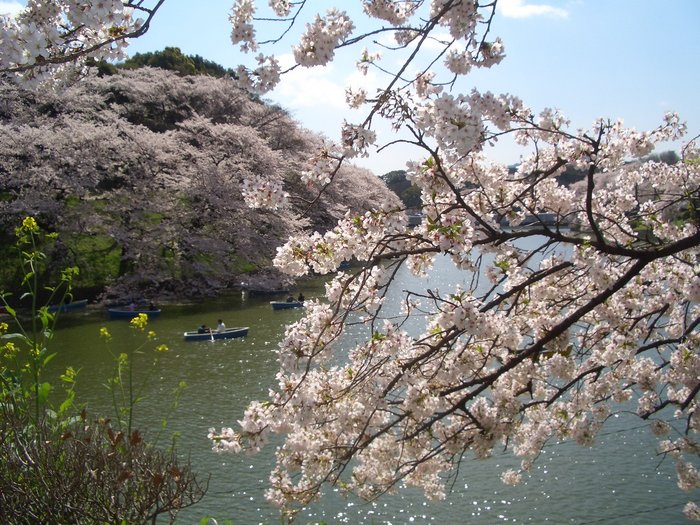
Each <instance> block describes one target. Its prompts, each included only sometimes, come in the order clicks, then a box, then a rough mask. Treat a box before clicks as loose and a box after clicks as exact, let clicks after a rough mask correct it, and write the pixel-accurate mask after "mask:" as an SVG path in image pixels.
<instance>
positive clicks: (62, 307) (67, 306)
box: [47, 299, 87, 314]
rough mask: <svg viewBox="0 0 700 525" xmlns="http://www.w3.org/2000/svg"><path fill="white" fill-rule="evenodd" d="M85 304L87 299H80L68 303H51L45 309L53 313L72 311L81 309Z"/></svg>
mask: <svg viewBox="0 0 700 525" xmlns="http://www.w3.org/2000/svg"><path fill="white" fill-rule="evenodd" d="M86 306H87V299H81V300H80V301H72V302H70V303H63V304H52V305H50V306H48V307H47V310H48V311H49V313H52V314H55V313H56V312H60V313H66V312H74V311H75V310H82V309H83V308H85V307H86Z"/></svg>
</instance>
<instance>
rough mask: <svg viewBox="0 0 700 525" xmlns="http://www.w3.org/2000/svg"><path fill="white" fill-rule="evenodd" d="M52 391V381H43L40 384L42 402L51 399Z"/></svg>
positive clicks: (39, 391)
mask: <svg viewBox="0 0 700 525" xmlns="http://www.w3.org/2000/svg"><path fill="white" fill-rule="evenodd" d="M50 392H51V383H41V384H40V385H39V390H38V393H39V401H40V402H41V403H46V401H47V400H48V399H49V393H50Z"/></svg>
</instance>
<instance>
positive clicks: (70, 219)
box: [0, 67, 398, 299]
mask: <svg viewBox="0 0 700 525" xmlns="http://www.w3.org/2000/svg"><path fill="white" fill-rule="evenodd" d="M0 90H2V94H3V101H4V105H3V108H2V111H0V152H1V154H0V170H1V171H2V173H3V193H2V195H3V198H2V200H0V222H2V224H3V225H4V227H3V229H2V231H3V232H5V236H6V238H5V239H4V241H5V242H3V246H5V248H4V250H11V247H12V242H11V236H12V232H13V231H14V227H13V224H16V223H17V220H18V217H22V216H24V215H26V214H32V215H35V216H37V217H38V218H40V219H41V221H42V224H43V225H45V227H47V228H50V229H52V230H53V231H57V232H59V233H60V234H61V235H60V239H61V240H60V244H59V245H57V246H56V249H55V250H53V251H52V252H51V254H52V256H53V257H54V258H55V264H54V265H53V267H54V268H60V267H63V266H65V265H77V266H79V267H80V268H81V269H82V271H81V274H80V276H79V277H78V278H77V279H76V282H75V283H74V284H75V286H76V287H77V288H78V292H79V293H90V292H91V293H94V294H98V293H100V292H101V291H102V290H103V289H104V288H106V292H107V293H108V295H109V296H110V297H112V298H114V299H124V298H125V295H126V294H136V295H141V294H144V295H145V294H148V295H149V296H153V297H157V296H161V297H168V296H175V295H177V294H178V290H183V289H187V290H188V293H193V294H198V293H214V292H216V291H217V290H223V289H225V288H227V287H231V286H239V285H240V283H241V281H245V282H246V283H250V285H252V286H255V283H256V282H259V284H260V287H264V286H263V285H265V284H266V282H267V280H268V279H270V283H269V284H267V286H272V287H275V288H277V287H279V286H280V282H281V281H283V280H284V277H283V276H282V275H281V274H279V273H275V272H274V269H273V268H272V267H271V261H272V258H273V257H274V254H275V248H276V247H277V246H278V245H279V244H281V243H282V242H283V241H284V239H286V238H287V237H288V236H289V235H290V234H292V233H293V232H298V231H300V227H302V226H305V225H309V226H311V225H313V227H314V228H318V229H321V230H324V231H325V230H327V229H329V228H331V227H332V225H333V224H334V222H335V221H336V220H338V219H339V218H340V217H342V216H343V214H344V213H345V212H346V211H350V210H351V211H353V212H359V211H365V210H368V209H369V208H370V207H371V206H372V205H373V204H374V203H375V202H376V199H377V198H379V199H380V200H382V199H383V200H386V202H387V203H391V202H394V203H395V204H396V205H398V201H397V200H396V199H395V197H394V196H393V195H392V194H391V193H390V192H389V191H387V190H386V188H385V187H384V185H383V184H382V183H381V182H380V181H379V180H377V179H376V178H375V177H373V176H372V175H371V174H370V173H369V172H367V171H366V170H363V169H359V168H356V167H351V166H348V167H347V169H344V170H343V174H342V180H343V181H342V182H341V183H340V184H339V185H337V186H334V188H333V189H332V190H331V191H330V192H325V193H324V194H323V195H322V196H320V198H318V199H317V198H316V197H317V193H316V192H314V191H312V190H310V189H308V188H307V187H306V185H305V184H304V183H303V182H302V181H301V175H300V174H301V172H302V171H303V165H304V158H305V156H307V155H311V154H312V153H311V152H313V151H314V150H315V149H316V148H317V147H318V145H319V144H320V143H321V142H322V140H323V139H322V138H321V137H319V136H316V135H314V134H312V133H309V132H308V131H305V130H302V129H301V128H299V127H298V126H297V124H296V123H295V122H294V121H293V120H292V119H291V118H290V117H289V116H288V115H287V113H286V112H285V111H284V110H282V109H281V108H279V107H276V106H272V105H269V104H265V103H261V102H259V101H255V100H252V99H251V98H250V97H249V96H248V95H247V94H246V93H244V92H242V91H241V90H240V89H238V88H236V87H235V86H234V85H233V84H232V82H230V81H228V80H226V79H217V78H213V77H211V76H201V75H200V76H187V77H183V76H181V75H178V74H177V72H174V71H165V70H162V69H155V68H151V67H143V68H139V69H133V70H132V69H123V70H120V71H118V72H116V73H115V74H114V75H112V76H109V77H97V76H92V77H89V78H85V79H83V81H82V82H80V83H78V84H76V85H75V86H73V87H71V88H70V89H67V90H64V91H61V92H59V93H51V92H30V91H27V90H25V89H21V88H19V87H16V86H13V85H12V84H9V83H7V82H5V83H3V84H1V85H0ZM251 177H258V178H260V180H263V181H269V182H270V183H274V184H277V185H279V186H280V188H281V191H283V192H286V193H288V194H289V195H288V198H289V202H290V205H289V206H287V207H285V208H284V209H278V210H274V211H272V210H267V209H262V208H250V207H248V206H247V205H246V204H245V202H244V191H245V181H246V180H247V179H249V178H251ZM302 213H306V216H307V217H308V219H307V220H308V222H305V221H301V220H300V219H299V216H300V214H302ZM6 255H7V253H6ZM3 271H4V272H5V279H4V285H3V288H5V289H9V287H10V284H11V282H12V281H13V277H14V276H13V275H10V274H9V273H11V268H10V267H8V268H5V269H4V270H3ZM271 272H272V273H271ZM15 282H17V281H15ZM183 285H184V288H183Z"/></svg>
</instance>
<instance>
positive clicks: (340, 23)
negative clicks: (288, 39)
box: [293, 9, 355, 67]
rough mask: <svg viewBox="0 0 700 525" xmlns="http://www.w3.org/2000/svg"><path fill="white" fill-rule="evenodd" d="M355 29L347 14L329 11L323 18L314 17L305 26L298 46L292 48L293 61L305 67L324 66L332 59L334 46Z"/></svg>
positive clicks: (334, 10)
mask: <svg viewBox="0 0 700 525" xmlns="http://www.w3.org/2000/svg"><path fill="white" fill-rule="evenodd" d="M354 28H355V26H354V24H353V23H352V21H351V20H350V17H348V15H347V14H345V12H343V11H339V10H337V9H330V10H329V11H328V12H327V13H326V15H325V16H323V17H321V16H319V15H317V16H316V18H315V20H314V21H313V23H310V24H307V26H306V31H305V32H304V34H303V35H302V37H301V40H300V42H299V44H297V45H296V46H294V48H293V51H294V59H295V60H296V62H297V64H300V65H302V66H305V67H312V66H321V65H325V64H327V63H328V62H330V61H331V60H332V59H333V55H334V54H335V48H336V46H337V45H338V44H339V43H340V42H342V41H343V40H345V39H346V38H347V37H348V36H350V34H351V33H352V31H353V29H354Z"/></svg>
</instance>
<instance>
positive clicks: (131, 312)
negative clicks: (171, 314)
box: [107, 306, 160, 319]
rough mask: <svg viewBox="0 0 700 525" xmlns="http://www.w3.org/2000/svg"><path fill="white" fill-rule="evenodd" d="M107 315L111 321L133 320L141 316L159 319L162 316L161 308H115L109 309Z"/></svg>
mask: <svg viewBox="0 0 700 525" xmlns="http://www.w3.org/2000/svg"><path fill="white" fill-rule="evenodd" d="M107 313H109V317H110V318H111V319H133V318H134V317H136V316H138V315H139V314H146V315H148V317H157V316H159V315H160V309H159V308H150V307H148V306H115V307H113V308H108V309H107Z"/></svg>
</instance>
